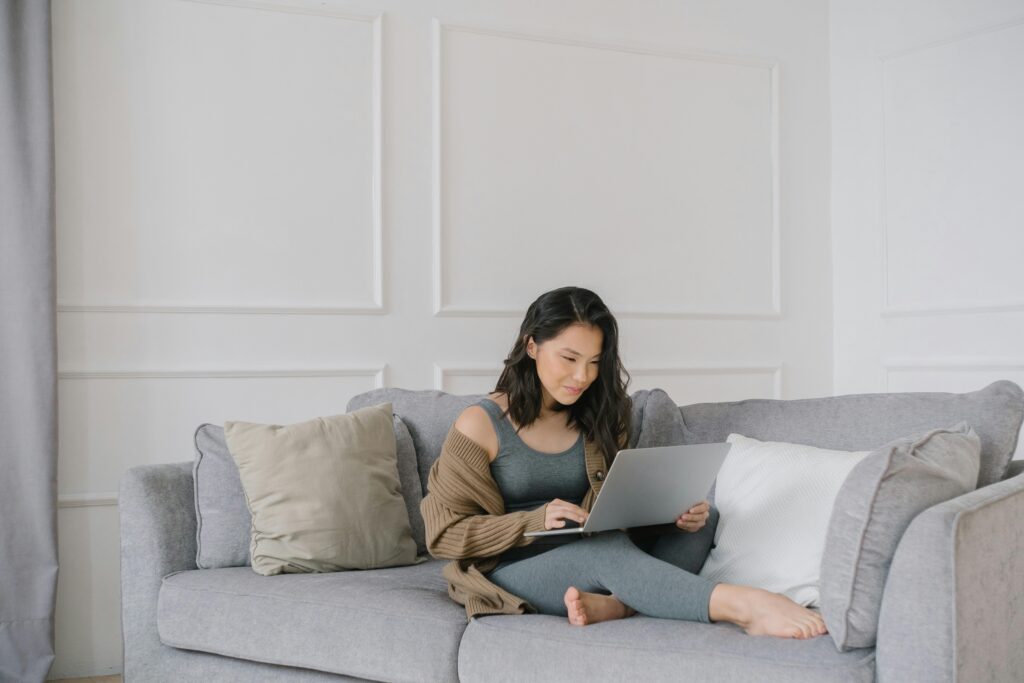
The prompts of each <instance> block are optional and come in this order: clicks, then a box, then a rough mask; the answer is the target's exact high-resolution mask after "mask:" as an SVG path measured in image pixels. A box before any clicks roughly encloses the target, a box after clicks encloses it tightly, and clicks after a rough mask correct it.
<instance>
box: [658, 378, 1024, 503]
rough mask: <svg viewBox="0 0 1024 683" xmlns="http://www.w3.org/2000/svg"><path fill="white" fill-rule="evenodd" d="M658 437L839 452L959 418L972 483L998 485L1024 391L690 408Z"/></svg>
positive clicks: (1023, 413)
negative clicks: (975, 470)
mask: <svg viewBox="0 0 1024 683" xmlns="http://www.w3.org/2000/svg"><path fill="white" fill-rule="evenodd" d="M679 414H680V420H679V421H678V422H677V423H676V424H675V425H674V426H673V428H672V429H670V430H668V431H667V432H666V434H665V436H664V437H663V438H664V439H666V440H667V441H668V442H669V443H688V444H689V443H712V442H721V441H725V440H726V438H727V437H728V436H729V434H731V433H733V432H735V433H737V434H742V435H744V436H748V437H751V438H755V439H760V440H762V441H788V442H792V443H801V444H807V445H810V446H817V447H818V448H829V449H836V450H846V451H860V450H873V449H875V448H878V447H879V446H881V445H883V444H886V443H888V442H890V441H893V440H894V439H899V438H903V437H905V436H907V435H908V434H917V433H921V432H926V431H928V430H931V429H939V428H943V427H946V426H948V425H950V424H955V423H957V422H960V421H964V422H967V423H968V424H969V425H971V426H972V427H973V428H974V431H975V432H976V433H977V435H978V437H979V438H980V439H981V469H980V473H979V475H978V486H979V487H982V486H987V485H989V484H992V483H994V482H997V481H1000V480H1001V479H1002V478H1003V475H1004V474H1005V473H1006V469H1007V466H1008V465H1009V462H1010V459H1011V458H1012V457H1013V453H1014V451H1015V450H1016V448H1017V438H1018V435H1019V433H1020V427H1021V422H1022V420H1024V391H1022V390H1021V388H1020V387H1019V386H1018V385H1017V384H1015V383H1014V382H1010V381H1008V380H999V381H997V382H993V383H992V384H989V385H988V386H987V387H985V388H983V389H979V390H978V391H972V392H967V393H963V394H955V393H946V392H907V393H888V394H847V395H843V396H830V397H826V398H808V399H792V400H775V399H748V400H746V401H735V402H731V403H695V404H692V405H688V406H682V407H681V408H680V409H679Z"/></svg>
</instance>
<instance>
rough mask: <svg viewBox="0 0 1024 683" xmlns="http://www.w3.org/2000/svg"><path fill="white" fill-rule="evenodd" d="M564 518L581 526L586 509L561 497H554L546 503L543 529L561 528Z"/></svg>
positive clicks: (585, 516)
mask: <svg viewBox="0 0 1024 683" xmlns="http://www.w3.org/2000/svg"><path fill="white" fill-rule="evenodd" d="M566 519H571V520H573V521H575V522H579V523H580V526H583V523H584V522H585V521H587V511H586V510H584V509H583V508H581V507H580V506H579V505H574V504H572V503H570V502H568V501H565V500H562V499H561V498H555V499H554V500H553V501H551V502H550V503H548V504H547V508H546V510H545V514H544V528H545V529H561V528H563V527H564V526H565V521H564V520H566Z"/></svg>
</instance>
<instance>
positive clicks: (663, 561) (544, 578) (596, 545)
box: [487, 507, 718, 623]
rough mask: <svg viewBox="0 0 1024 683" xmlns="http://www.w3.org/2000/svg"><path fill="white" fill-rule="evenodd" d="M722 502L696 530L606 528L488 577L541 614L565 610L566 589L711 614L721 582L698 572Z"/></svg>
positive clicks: (650, 608)
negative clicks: (714, 591)
mask: <svg viewBox="0 0 1024 683" xmlns="http://www.w3.org/2000/svg"><path fill="white" fill-rule="evenodd" d="M717 525H718V510H716V509H715V508H714V507H712V508H711V514H710V516H709V517H708V521H707V523H706V524H705V525H704V527H703V528H702V529H701V530H700V531H697V532H695V533H690V532H688V531H683V530H681V529H678V528H676V526H675V525H674V524H662V525H658V526H657V527H645V528H643V529H636V530H630V531H629V532H624V531H621V530H618V529H616V530H613V531H603V532H601V533H598V534H594V535H593V536H587V537H584V538H581V539H579V540H577V541H573V542H572V543H567V544H565V545H562V546H558V547H557V548H554V549H552V550H548V551H546V552H543V553H541V554H539V555H535V556H533V557H527V558H524V559H521V560H515V561H511V562H502V563H500V564H499V565H498V566H497V567H496V568H495V569H494V570H493V571H492V572H491V573H489V574H488V575H487V578H488V579H489V580H490V581H492V582H493V583H495V584H497V585H498V586H500V587H502V588H504V589H505V590H507V591H508V592H510V593H512V594H513V595H518V596H519V597H521V598H523V599H525V600H526V601H527V602H529V603H530V604H532V605H533V606H534V607H536V608H537V611H538V612H540V613H541V614H551V615H556V616H562V617H567V616H568V611H567V610H566V607H565V601H564V597H565V591H566V589H568V588H569V586H576V588H578V589H579V590H581V591H586V592H589V593H601V594H604V595H609V594H614V595H615V597H616V598H618V599H619V600H621V601H622V602H623V603H625V604H626V605H628V606H629V607H632V608H633V609H635V610H636V611H637V612H639V613H641V614H645V615H647V616H650V617H659V618H662V619H685V620H687V621H701V622H705V623H707V622H709V621H710V617H709V615H708V604H709V602H710V601H711V591H712V590H713V589H714V587H715V585H716V582H714V581H710V580H708V579H705V578H702V577H700V576H697V572H699V571H700V569H701V567H702V566H703V565H704V560H705V559H707V556H708V551H709V550H710V549H711V545H712V543H713V542H714V539H715V527H716V526H717Z"/></svg>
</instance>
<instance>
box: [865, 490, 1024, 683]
mask: <svg viewBox="0 0 1024 683" xmlns="http://www.w3.org/2000/svg"><path fill="white" fill-rule="evenodd" d="M1021 519H1024V476H1017V477H1014V478H1013V479H1008V480H1006V481H1002V482H999V483H996V484H993V485H991V486H986V487H985V488H981V489H977V490H974V491H971V492H970V493H966V494H964V495H962V496H959V497H957V498H954V499H952V500H948V501H946V502H944V503H939V504H938V505H935V506H933V507H930V508H928V509H927V510H925V511H924V512H922V513H921V514H919V515H918V516H917V517H915V518H914V521H912V522H911V523H910V526H908V527H907V530H906V531H905V532H904V534H903V538H902V539H901V540H900V543H899V545H898V546H897V547H896V554H895V555H894V556H893V560H892V565H891V566H890V567H889V578H888V580H887V581H886V584H885V592H884V593H883V595H882V608H881V611H880V612H879V615H878V643H877V646H876V648H877V649H876V652H877V653H878V672H877V673H878V681H879V683H902V682H903V681H949V682H953V681H1016V680H1020V672H1021V671H1024V648H1022V647H1021V646H1020V643H1021V628H1020V626H1021V616H1022V615H1024V551H1022V549H1024V525H1022V524H1021Z"/></svg>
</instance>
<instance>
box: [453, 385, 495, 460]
mask: <svg viewBox="0 0 1024 683" xmlns="http://www.w3.org/2000/svg"><path fill="white" fill-rule="evenodd" d="M493 396H494V395H493V394H492V395H491V396H488V398H491V400H494V398H493ZM495 402H496V403H497V401H495ZM499 405H500V404H499ZM453 426H454V427H455V429H457V430H458V431H459V432H460V433H461V434H462V435H463V436H465V437H466V438H468V439H470V440H471V441H473V442H474V443H476V444H477V445H478V446H480V447H481V448H483V449H484V450H485V451H487V458H488V459H489V460H491V461H492V462H493V460H494V458H496V457H497V455H498V434H497V432H495V431H494V425H493V424H492V423H491V417H490V415H488V414H487V411H486V410H484V408H483V406H480V405H477V404H474V405H471V406H468V407H466V408H465V409H464V410H463V411H462V412H461V413H460V414H459V416H458V417H457V418H456V419H455V424H454V425H453Z"/></svg>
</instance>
